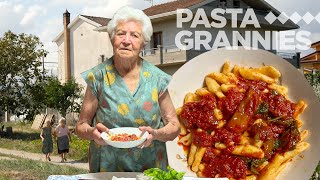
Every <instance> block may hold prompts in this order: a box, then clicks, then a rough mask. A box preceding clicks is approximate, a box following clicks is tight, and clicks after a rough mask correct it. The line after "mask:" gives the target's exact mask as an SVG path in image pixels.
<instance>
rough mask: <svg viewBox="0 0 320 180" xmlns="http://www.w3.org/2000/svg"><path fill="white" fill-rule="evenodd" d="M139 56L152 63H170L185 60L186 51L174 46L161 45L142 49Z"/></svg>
mask: <svg viewBox="0 0 320 180" xmlns="http://www.w3.org/2000/svg"><path fill="white" fill-rule="evenodd" d="M140 56H141V57H142V58H144V59H146V60H147V61H149V62H151V63H152V64H154V65H170V64H176V63H182V62H185V61H187V52H186V51H185V50H181V49H179V48H177V47H176V46H161V45H158V48H153V49H144V50H143V51H142V52H141V54H140Z"/></svg>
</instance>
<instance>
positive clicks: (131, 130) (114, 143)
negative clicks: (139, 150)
mask: <svg viewBox="0 0 320 180" xmlns="http://www.w3.org/2000/svg"><path fill="white" fill-rule="evenodd" d="M109 132H110V134H114V135H115V134H123V133H127V134H130V135H132V134H135V135H136V136H138V137H139V136H140V135H141V133H142V132H141V131H140V130H139V129H138V128H134V127H120V128H113V129H110V130H109ZM148 136H149V133H148V132H145V133H144V134H143V136H142V137H141V138H140V139H138V140H136V141H126V142H120V141H111V140H110V136H109V135H108V134H107V133H105V132H103V133H101V137H102V139H103V140H104V141H105V142H106V143H107V144H108V145H110V146H113V147H116V148H133V147H136V146H139V145H140V144H142V143H143V142H144V141H145V140H146V139H147V137H148Z"/></svg>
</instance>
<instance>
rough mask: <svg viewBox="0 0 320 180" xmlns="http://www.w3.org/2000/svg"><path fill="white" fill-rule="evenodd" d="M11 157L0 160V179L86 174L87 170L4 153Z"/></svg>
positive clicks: (45, 177) (25, 179) (26, 179)
mask: <svg viewBox="0 0 320 180" xmlns="http://www.w3.org/2000/svg"><path fill="white" fill-rule="evenodd" d="M0 156H4V157H10V158H11V159H1V160H0V180H9V179H10V180H11V179H24V180H28V179H39V180H41V179H47V178H48V176H50V175H76V174H86V173H88V171H87V170H83V169H77V168H72V167H67V166H60V165H54V164H51V163H47V162H41V161H34V160H30V159H23V158H19V157H15V156H9V155H4V154H1V153H0Z"/></svg>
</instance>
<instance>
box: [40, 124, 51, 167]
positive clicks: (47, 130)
mask: <svg viewBox="0 0 320 180" xmlns="http://www.w3.org/2000/svg"><path fill="white" fill-rule="evenodd" d="M40 138H41V140H42V152H43V154H45V155H46V161H48V160H49V161H51V158H50V155H51V153H52V152H53V141H52V128H51V122H50V121H46V122H45V124H44V126H43V128H42V130H41V133H40Z"/></svg>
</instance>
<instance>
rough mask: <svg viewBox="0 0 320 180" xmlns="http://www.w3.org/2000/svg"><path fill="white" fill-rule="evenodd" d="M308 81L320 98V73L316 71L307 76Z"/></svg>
mask: <svg viewBox="0 0 320 180" xmlns="http://www.w3.org/2000/svg"><path fill="white" fill-rule="evenodd" d="M305 77H306V79H307V80H308V81H309V83H310V85H311V86H312V87H313V90H314V92H315V93H316V95H317V96H318V98H320V71H314V72H312V73H309V74H305Z"/></svg>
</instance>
